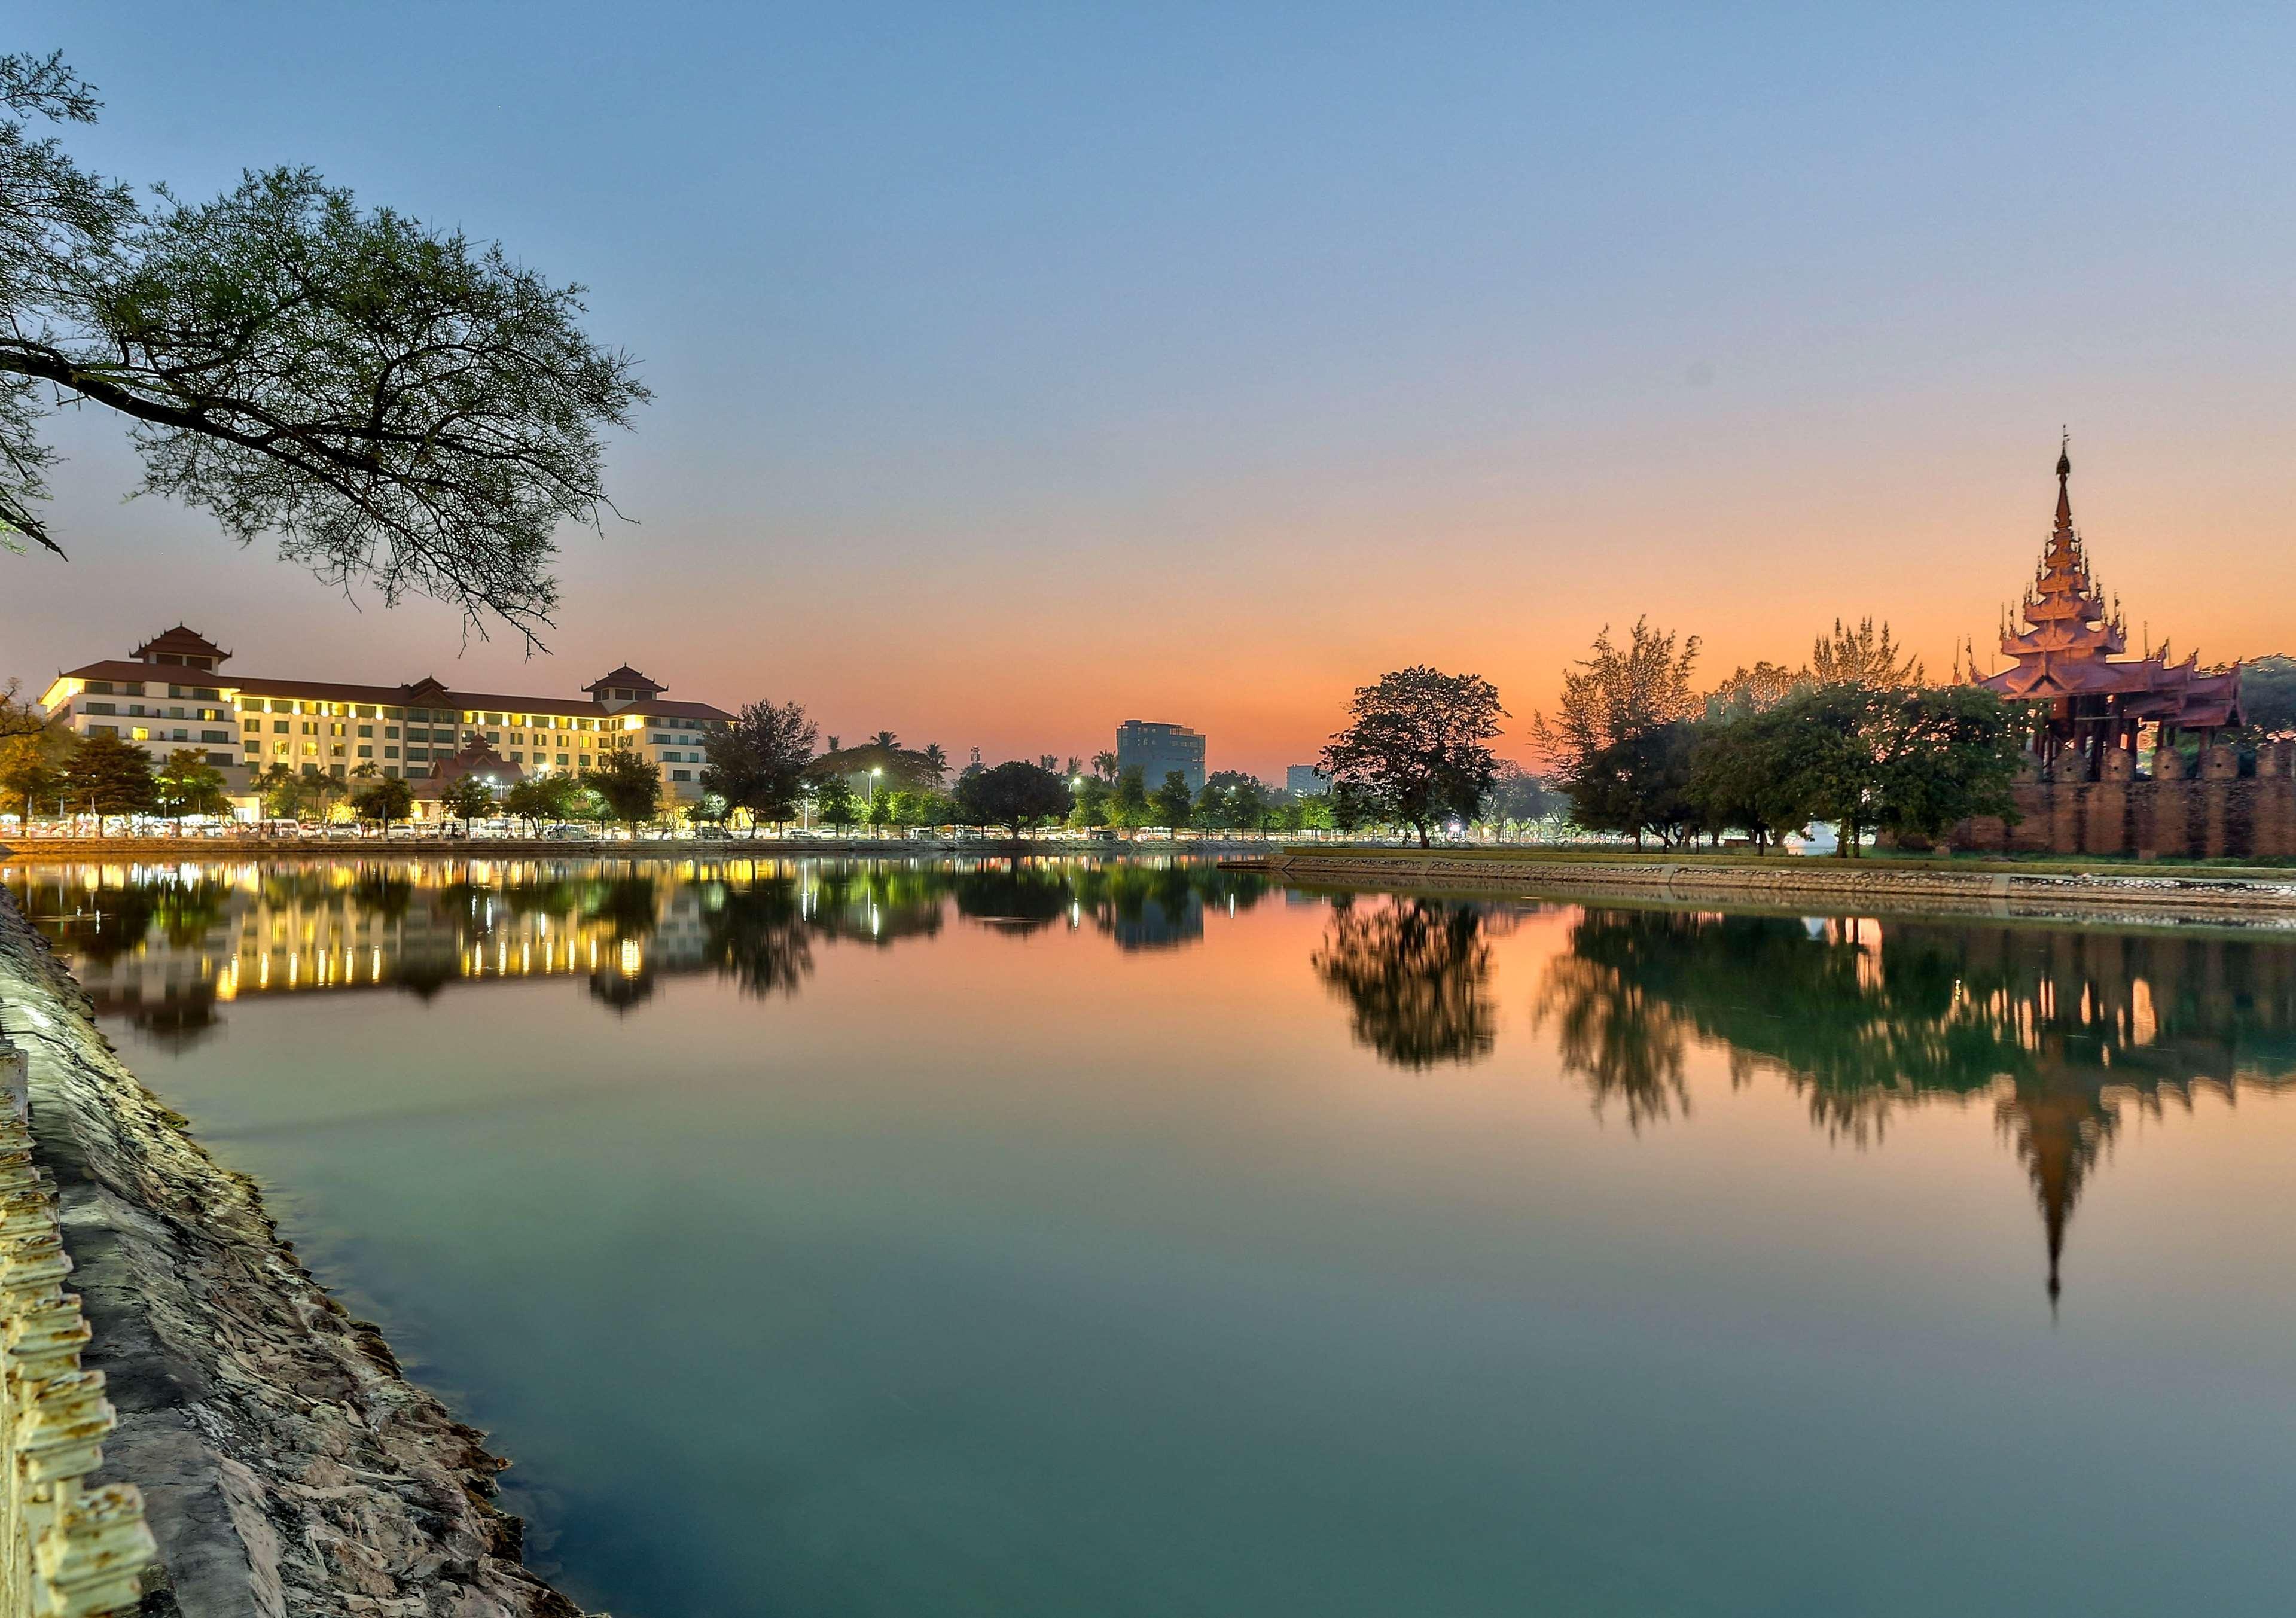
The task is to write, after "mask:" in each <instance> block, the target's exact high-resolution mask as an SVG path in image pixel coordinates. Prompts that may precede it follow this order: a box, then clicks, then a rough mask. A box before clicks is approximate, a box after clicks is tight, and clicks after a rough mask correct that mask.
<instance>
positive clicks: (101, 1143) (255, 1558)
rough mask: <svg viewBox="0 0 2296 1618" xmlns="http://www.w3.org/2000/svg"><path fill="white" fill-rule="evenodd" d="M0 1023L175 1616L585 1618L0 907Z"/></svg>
mask: <svg viewBox="0 0 2296 1618" xmlns="http://www.w3.org/2000/svg"><path fill="white" fill-rule="evenodd" d="M0 1025H4V1027H5V1029H6V1031H7V1033H8V1037H9V1038H10V1039H12V1040H13V1041H14V1042H15V1043H16V1044H17V1045H18V1046H20V1047H22V1048H24V1049H25V1050H26V1052H27V1053H28V1054H29V1065H30V1092H31V1100H32V1133H33V1138H34V1148H33V1150H34V1157H35V1159H36V1161H37V1162H38V1163H39V1165H40V1166H41V1167H42V1168H44V1169H45V1170H48V1171H49V1172H50V1173H51V1174H53V1176H54V1177H55V1179H56V1183H57V1187H58V1193H59V1203H60V1213H61V1220H62V1225H63V1232H64V1246H65V1250H66V1252H67V1253H69V1254H70V1258H71V1260H72V1261H73V1266H74V1269H73V1274H72V1276H71V1277H70V1278H69V1279H68V1280H67V1283H66V1285H67V1286H68V1287H70V1288H71V1289H73V1290H76V1291H78V1292H79V1293H80V1294H81V1295H82V1297H83V1300H84V1302H85V1306H86V1314H87V1317H88V1320H89V1324H90V1326H91V1327H92V1328H93V1330H94V1340H93V1342H92V1343H91V1345H90V1347H89V1349H88V1350H87V1351H86V1354H85V1357H84V1363H85V1364H86V1366H87V1367H90V1368H92V1369H102V1371H103V1372H104V1373H105V1376H106V1380H107V1383H108V1392H109V1396H110V1398H111V1401H112V1403H113V1404H114V1406H115V1407H116V1408H117V1409H118V1410H119V1426H118V1428H117V1429H116V1431H115V1432H114V1433H113V1434H112V1436H111V1439H110V1441H107V1443H106V1444H105V1446H104V1458H103V1466H102V1470H101V1472H99V1473H98V1474H95V1477H96V1479H97V1480H98V1481H102V1482H113V1481H117V1482H131V1483H134V1484H135V1485H136V1486H137V1488H138V1489H140V1490H141V1491H143V1499H144V1505H145V1512H146V1520H147V1522H148V1524H149V1525H150V1527H151V1529H152V1534H153V1537H154V1538H155V1539H156V1540H158V1542H159V1546H160V1566H161V1567H162V1568H164V1570H165V1572H164V1574H163V1575H156V1576H155V1578H154V1580H153V1581H151V1582H149V1583H147V1593H146V1595H145V1597H144V1600H143V1606H142V1607H141V1608H140V1609H139V1610H140V1611H142V1612H143V1613H145V1614H152V1615H154V1618H156V1615H159V1614H167V1615H169V1618H224V1615H225V1614H230V1615H232V1618H239V1615H241V1614H298V1615H299V1614H313V1615H316V1614H345V1615H347V1618H348V1615H351V1614H373V1615H374V1618H382V1615H384V1614H393V1615H398V1614H405V1615H406V1618H417V1615H419V1618H583V1615H582V1611H581V1609H580V1608H579V1607H578V1606H576V1605H575V1604H574V1603H573V1602H571V1601H570V1600H568V1599H567V1598H566V1597H564V1596H563V1595H562V1594H560V1593H559V1592H558V1591H557V1590H555V1589H552V1588H551V1586H550V1585H549V1584H547V1583H546V1582H545V1581H543V1580H542V1579H541V1578H540V1577H539V1576H537V1574H535V1573H531V1572H530V1571H529V1570H528V1569H527V1568H526V1567H525V1566H524V1565H523V1564H522V1563H521V1559H520V1556H521V1548H522V1544H523V1540H524V1532H525V1525H524V1524H523V1522H522V1521H521V1519H520V1518H518V1517H516V1516H514V1515H511V1514H509V1513H508V1512H505V1511H504V1510H502V1509H501V1508H500V1507H497V1506H496V1505H495V1504H494V1503H493V1502H494V1497H495V1495H496V1482H495V1479H496V1474H498V1473H499V1472H501V1471H502V1470H503V1468H504V1466H506V1465H507V1464H508V1463H506V1462H504V1461H503V1460H501V1459H500V1458H497V1457H496V1456H494V1455H493V1454H491V1453H490V1452H489V1451H488V1450H487V1448H486V1447H485V1442H484V1439H485V1435H484V1434H483V1433H480V1432H479V1431H478V1430H477V1429H475V1428H473V1427H471V1426H469V1425H465V1424H464V1423H463V1422H460V1421H458V1420H456V1419H455V1417H454V1416H453V1415H452V1414H451V1413H450V1412H449V1411H448V1410H447V1408H446V1406H445V1405H444V1404H443V1403H441V1402H440V1401H439V1399H438V1398H436V1397H435V1396H434V1395H432V1394H431V1393H430V1392H426V1391H425V1390H423V1389H422V1388H421V1387H418V1386H417V1385H415V1384H414V1383H412V1382H410V1381H408V1380H407V1378H406V1376H405V1374H404V1373H403V1372H402V1371H401V1369H400V1367H399V1365H398V1360H397V1359H395V1358H394V1357H393V1356H392V1354H391V1351H390V1349H389V1345H388V1344H387V1343H385V1342H384V1341H383V1338H382V1335H381V1332H380V1331H379V1330H378V1329H377V1328H376V1327H375V1326H373V1325H372V1324H370V1323H368V1322H365V1321H361V1320H355V1319H353V1318H350V1317H349V1316H348V1314H346V1313H345V1312H344V1310H343V1309H342V1308H341V1306H340V1304H338V1303H337V1302H335V1301H334V1299H333V1298H332V1297H331V1296H329V1295H328V1294H327V1292H326V1290H325V1289H324V1287H322V1286H321V1285H319V1283H318V1282H317V1280H316V1278H314V1277H313V1276H312V1275H311V1273H310V1272H309V1271H308V1270H307V1269H305V1268H304V1267H303V1265H302V1262H301V1261H299V1259H298V1258H297V1257H296V1256H295V1253H294V1251H293V1249H292V1247H291V1244H288V1243H287V1242H285V1241H283V1240H282V1239H281V1237H280V1236H279V1234H278V1229H277V1227H276V1225H275V1223H274V1222H273V1220H271V1218H270V1216H269V1215H268V1214H267V1213H266V1211H265V1210H264V1206H263V1199H262V1196H261V1195H260V1193H259V1192H258V1190H257V1188H256V1186H255V1184H254V1182H253V1181H252V1180H251V1179H249V1178H248V1177H247V1176H245V1175H243V1174H240V1173H237V1172H235V1171H234V1170H230V1169H227V1168H225V1166H223V1165H222V1164H220V1163H218V1162H217V1161H216V1160H215V1158H214V1157H213V1156H212V1155H211V1154H209V1152H208V1151H207V1149H206V1148H205V1147H203V1146H201V1145H200V1144H199V1143H198V1142H196V1141H194V1140H193V1139H192V1138H191V1137H190V1136H189V1135H188V1134H186V1133H185V1131H184V1121H183V1120H182V1119H181V1118H180V1117H179V1116H177V1115H176V1113H172V1112H170V1111H169V1110H168V1107H167V1106H166V1105H164V1104H163V1103H162V1102H160V1099H159V1098H158V1097H157V1096H154V1095H153V1094H152V1092H151V1091H150V1090H149V1089H147V1088H144V1086H143V1083H142V1082H141V1081H140V1080H137V1079H136V1077H135V1074H133V1073H132V1072H129V1071H128V1070H127V1067H126V1066H125V1065H124V1064H122V1063H121V1062H120V1060H119V1057H118V1055H116V1054H115V1053H114V1052H113V1050H112V1048H111V1044H110V1042H109V1041H107V1040H106V1039H104V1037H103V1035H102V1032H101V1031H99V1030H98V1028H97V1027H96V1024H95V1020H94V1012H93V1009H92V1006H91V1005H90V1003H89V1001H88V999H87V997H86V992H85V991H84V990H81V988H80V987H79V984H78V981H76V980H74V979H73V977H72V976H71V974H70V972H69V971H68V970H66V968H65V967H64V965H62V963H61V961H60V960H58V959H57V957H55V956H54V954H53V952H52V951H50V949H48V947H47V944H46V941H45V940H44V939H42V938H41V937H40V935H39V933H38V932H37V929H36V928H34V927H33V926H32V925H31V924H30V923H29V922H28V921H27V920H25V918H24V916H22V914H21V912H20V911H19V910H18V909H17V908H15V905H14V904H13V902H12V900H10V899H9V898H8V897H7V895H6V893H5V892H4V891H0Z"/></svg>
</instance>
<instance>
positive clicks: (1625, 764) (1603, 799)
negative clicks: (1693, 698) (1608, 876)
mask: <svg viewBox="0 0 2296 1618" xmlns="http://www.w3.org/2000/svg"><path fill="white" fill-rule="evenodd" d="M1698 735H1699V727H1697V726H1696V725H1694V724H1693V723H1692V722H1691V721H1690V720H1688V719H1674V720H1670V721H1669V722H1668V723H1666V724H1664V725H1652V726H1646V727H1644V728H1643V729H1641V730H1638V731H1636V733H1635V734H1634V735H1630V736H1628V737H1627V738H1626V739H1625V740H1624V741H1622V742H1616V743H1612V744H1611V746H1609V747H1606V748H1604V749H1603V751H1602V752H1599V753H1596V754H1595V756H1594V758H1593V759H1591V760H1587V769H1586V776H1585V779H1584V780H1583V781H1582V782H1581V783H1580V784H1579V785H1578V786H1577V787H1576V788H1575V789H1573V790H1572V791H1571V792H1570V816H1571V818H1572V819H1574V820H1576V821H1577V822H1578V823H1579V825H1582V826H1584V827H1586V828H1587V830H1588V831H1590V832H1624V833H1626V834H1629V835H1631V836H1632V837H1633V838H1634V840H1635V846H1636V847H1637V848H1639V847H1641V846H1642V841H1643V836H1644V834H1645V833H1652V832H1654V833H1656V834H1658V837H1659V839H1660V841H1661V842H1664V843H1666V844H1667V845H1668V846H1669V847H1672V846H1673V845H1674V844H1676V843H1677V842H1685V841H1686V840H1687V839H1688V837H1689V836H1690V834H1692V833H1693V832H1694V831H1696V830H1698V829H1699V827H1700V825H1702V820H1703V816H1702V812H1701V809H1700V804H1699V801H1698V800H1697V799H1695V798H1694V797H1693V796H1692V795H1691V793H1690V778H1691V760H1692V757H1693V750H1694V749H1695V747H1696V744H1697V741H1698Z"/></svg>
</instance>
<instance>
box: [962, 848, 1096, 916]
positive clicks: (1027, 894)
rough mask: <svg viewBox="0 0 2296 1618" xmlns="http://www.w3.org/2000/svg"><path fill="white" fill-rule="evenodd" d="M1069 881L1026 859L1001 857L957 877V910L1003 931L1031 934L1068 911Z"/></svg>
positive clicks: (1055, 872) (1057, 873)
mask: <svg viewBox="0 0 2296 1618" xmlns="http://www.w3.org/2000/svg"><path fill="white" fill-rule="evenodd" d="M1069 905H1070V891H1069V884H1068V882H1067V880H1066V879H1065V878H1064V877H1063V876H1062V875H1061V874H1060V873H1059V872H1057V871H1051V870H1046V869H1045V868H1043V867H1042V866H1036V865H1033V864H1030V863H1029V862H1028V861H1025V860H1019V859H1006V860H999V861H997V862H996V864H994V865H991V866H983V867H982V868H980V869H979V870H974V871H965V872H962V873H960V874H959V875H958V876H957V878H956V913H957V914H958V915H959V916H969V917H971V918H972V920H974V921H977V922H979V923H980V924H981V925H983V926H985V927H993V928H995V929H996V930H997V931H998V932H1013V933H1029V932H1036V931H1037V929H1038V928H1040V927H1049V926H1050V925H1052V924H1053V923H1054V922H1056V921H1058V920H1059V919H1060V918H1061V917H1062V916H1065V915H1067V914H1068V909H1069Z"/></svg>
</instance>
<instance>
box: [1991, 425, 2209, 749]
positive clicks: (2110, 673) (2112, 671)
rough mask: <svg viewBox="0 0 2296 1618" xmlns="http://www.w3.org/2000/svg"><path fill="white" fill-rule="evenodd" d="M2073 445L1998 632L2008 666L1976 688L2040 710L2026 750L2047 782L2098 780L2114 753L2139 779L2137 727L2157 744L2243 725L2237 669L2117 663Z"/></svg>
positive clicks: (2063, 455) (2112, 614)
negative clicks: (2087, 539)
mask: <svg viewBox="0 0 2296 1618" xmlns="http://www.w3.org/2000/svg"><path fill="white" fill-rule="evenodd" d="M2072 475H2073V462H2072V450H2071V440H2070V439H2067V440H2066V441H2065V442H2064V443H2062V444H2060V445H2059V446H2058V449H2057V515H2056V522H2055V523H2054V526H2053V527H2052V528H2051V530H2050V531H2049V538H2048V543H2047V544H2046V545H2045V546H2043V547H2042V550H2041V563H2040V566H2039V567H2038V569H2036V570H2035V571H2034V575H2033V582H2032V583H2031V584H2030V585H2028V586H2027V587H2026V589H2025V595H2024V599H2023V600H2022V602H2021V603H2020V604H2019V614H2020V616H2021V618H2022V619H2023V620H2024V625H2025V627H2024V628H2021V629H2020V628H2014V627H2013V626H2012V625H2010V624H2008V623H2004V624H2003V625H2002V627H2001V651H2002V653H2003V654H2004V655H2005V656H2006V657H2007V658H2009V660H2010V661H2011V663H2012V665H2013V666H2012V667H2010V668H2007V669H2003V670H2001V671H2000V672H1999V673H1998V674H1992V675H1988V676H1987V677H1986V678H1983V679H1981V680H1979V681H1978V682H1977V683H1978V684H1979V685H1980V686H1984V687H1985V688H1986V689H1987V690H1989V691H1991V692H1993V693H1995V694H1997V695H2000V696H2003V697H2006V698H2008V699H2010V700H2011V701H2013V702H2033V703H2035V704H2037V705H2038V704H2041V703H2046V704H2047V706H2046V708H2039V709H2038V712H2037V716H2036V719H2035V722H2034V730H2033V751H2034V752H2035V753H2036V754H2037V755H2038V757H2039V760H2040V762H2041V766H2042V768H2044V769H2045V770H2046V771H2048V772H2049V774H2050V776H2051V777H2052V778H2053V779H2068V778H2070V779H2074V780H2082V781H2095V780H2098V779H2101V778H2103V776H2104V775H2105V774H2106V773H2107V766H2106V761H2107V760H2108V759H2109V758H2110V757H2111V756H2112V754H2114V753H2116V752H2117V753H2123V754H2126V755H2128V756H2127V757H2125V758H2123V759H2121V760H2120V767H2121V768H2122V769H2123V770H2124V771H2125V774H2126V776H2128V777H2133V776H2135V775H2136V773H2137V772H2136V758H2135V755H2136V745H2137V733H2138V731H2139V729H2140V728H2141V727H2143V726H2144V725H2146V724H2150V725H2153V727H2155V731H2154V738H2155V745H2156V746H2160V745H2165V744H2167V743H2169V742H2170V741H2172V740H2173V739H2174V738H2175V736H2176V735H2177V731H2178V730H2179V729H2180V728H2182V729H2185V730H2198V731H2201V732H2202V733H2204V735H2206V734H2209V733H2213V732H2214V731H2216V730H2217V729H2218V728H2219V727H2224V726H2227V725H2238V724H2240V723H2241V722H2242V718H2243V716H2242V712H2241V700H2240V665H2238V664H2237V663H2235V664H2234V665H2233V666H2232V667H2231V668H2230V669H2226V670H2223V671H2221V672H2218V673H2213V674H2204V673H2202V671H2201V667H2200V661H2199V658H2198V656H2197V655H2193V656H2187V657H2186V658H2185V661H2183V662H2181V663H2176V664H2171V663H2170V662H2169V661H2168V659H2167V658H2166V657H2165V656H2155V655H2153V653H2151V652H2150V651H2149V650H2148V651H2147V652H2146V653H2144V655H2143V656H2140V657H2136V658H2131V659H2128V660H2127V661H2115V656H2116V654H2117V653H2121V652H2125V651H2127V650H2128V621H2127V620H2125V619H2124V618H2123V617H2122V616H2121V612H2120V607H2119V605H2118V604H2114V605H2112V606H2108V605H2107V604H2106V601H2105V595H2104V591H2103V588H2102V587H2099V586H2098V584H2097V582H2096V579H2095V574H2094V573H2093V572H2091V571H2090V568H2089V560H2088V547H2087V546H2086V545H2084V544H2083V543H2082V541H2081V537H2080V534H2079V531H2078V530H2075V528H2074V527H2073V499H2072Z"/></svg>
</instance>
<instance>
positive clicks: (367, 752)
mask: <svg viewBox="0 0 2296 1618" xmlns="http://www.w3.org/2000/svg"><path fill="white" fill-rule="evenodd" d="M358 756H359V757H360V758H362V759H372V758H373V757H374V749H373V748H372V747H361V748H360V749H359V750H358Z"/></svg>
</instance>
